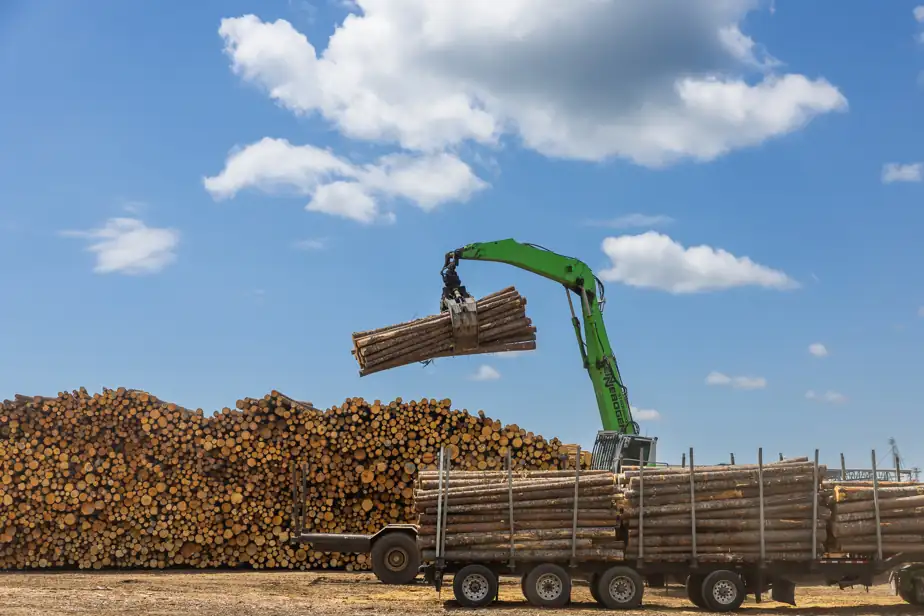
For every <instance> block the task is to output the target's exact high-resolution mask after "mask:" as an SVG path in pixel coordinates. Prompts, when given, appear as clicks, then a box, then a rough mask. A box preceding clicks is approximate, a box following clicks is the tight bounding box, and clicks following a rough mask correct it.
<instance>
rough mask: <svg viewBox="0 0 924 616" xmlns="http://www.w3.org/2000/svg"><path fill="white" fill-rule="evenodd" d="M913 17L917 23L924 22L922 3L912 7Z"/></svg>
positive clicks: (923, 5) (923, 6)
mask: <svg viewBox="0 0 924 616" xmlns="http://www.w3.org/2000/svg"><path fill="white" fill-rule="evenodd" d="M914 18H915V19H916V20H917V21H918V22H919V23H924V4H922V5H921V6H916V7H914Z"/></svg>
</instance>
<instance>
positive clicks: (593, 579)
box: [587, 573, 603, 605]
mask: <svg viewBox="0 0 924 616" xmlns="http://www.w3.org/2000/svg"><path fill="white" fill-rule="evenodd" d="M599 581H600V574H599V573H594V574H593V575H592V576H590V580H588V584H587V585H588V587H589V588H590V596H591V597H593V598H594V601H596V602H597V603H599V604H600V605H603V601H602V600H601V599H600V593H599V592H597V583H598V582H599Z"/></svg>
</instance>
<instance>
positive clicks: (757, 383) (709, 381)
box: [706, 370, 767, 389]
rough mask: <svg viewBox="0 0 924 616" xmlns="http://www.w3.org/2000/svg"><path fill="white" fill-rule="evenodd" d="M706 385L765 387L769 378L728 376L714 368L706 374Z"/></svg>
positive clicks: (746, 387) (734, 387)
mask: <svg viewBox="0 0 924 616" xmlns="http://www.w3.org/2000/svg"><path fill="white" fill-rule="evenodd" d="M706 385H718V386H722V387H731V388H733V389H764V388H765V387H767V379H765V378H764V377H762V376H728V375H727V374H723V373H721V372H716V371H715V370H713V371H712V372H710V373H709V374H708V375H706Z"/></svg>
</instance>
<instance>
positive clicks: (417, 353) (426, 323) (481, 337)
mask: <svg viewBox="0 0 924 616" xmlns="http://www.w3.org/2000/svg"><path fill="white" fill-rule="evenodd" d="M475 304H476V307H477V313H478V346H477V348H475V349H457V348H455V343H454V341H453V332H452V324H451V321H450V316H449V313H448V312H444V313H441V314H437V315H432V316H427V317H423V318H420V319H415V320H413V321H408V322H405V323H399V324H397V325H390V326H388V327H381V328H378V329H372V330H368V331H362V332H355V333H354V334H353V356H354V357H355V358H356V360H357V362H358V363H359V368H360V371H359V373H360V375H361V376H366V375H368V374H373V373H375V372H380V371H382V370H389V369H391V368H397V367H399V366H405V365H408V364H412V363H415V362H423V361H428V360H431V359H436V358H438V357H451V356H455V355H475V354H480V353H505V352H512V351H531V350H533V349H535V348H536V328H535V327H533V324H532V320H531V319H529V318H528V317H527V316H526V298H525V297H523V296H521V295H520V294H519V293H518V292H517V290H516V289H515V288H514V287H508V288H506V289H503V290H501V291H498V292H497V293H492V294H491V295H487V296H485V297H482V298H481V299H479V300H478V301H477V302H476V303H475Z"/></svg>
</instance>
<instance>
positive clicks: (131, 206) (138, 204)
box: [122, 201, 148, 216]
mask: <svg viewBox="0 0 924 616" xmlns="http://www.w3.org/2000/svg"><path fill="white" fill-rule="evenodd" d="M122 209H123V210H124V211H125V212H127V213H129V214H131V215H132V216H140V215H141V214H142V213H143V212H144V211H145V210H146V209H148V204H147V203H145V202H144V201H125V202H124V203H122Z"/></svg>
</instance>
